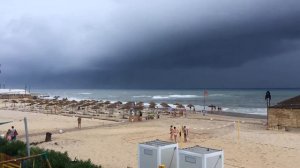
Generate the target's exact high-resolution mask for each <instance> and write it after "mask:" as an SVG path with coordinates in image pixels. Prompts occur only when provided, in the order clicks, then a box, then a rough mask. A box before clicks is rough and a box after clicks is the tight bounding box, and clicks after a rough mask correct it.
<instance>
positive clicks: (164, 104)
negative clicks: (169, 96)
mask: <svg viewBox="0 0 300 168" xmlns="http://www.w3.org/2000/svg"><path fill="white" fill-rule="evenodd" d="M160 105H161V106H162V107H164V108H169V107H170V106H169V105H168V103H165V102H162V103H160Z"/></svg>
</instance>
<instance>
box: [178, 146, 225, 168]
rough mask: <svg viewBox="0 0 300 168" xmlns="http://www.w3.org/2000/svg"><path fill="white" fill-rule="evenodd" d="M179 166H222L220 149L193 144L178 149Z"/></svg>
mask: <svg viewBox="0 0 300 168" xmlns="http://www.w3.org/2000/svg"><path fill="white" fill-rule="evenodd" d="M179 163H180V164H179V167H180V168H224V152H223V151H222V150H216V149H210V148H204V147H200V146H194V147H190V148H184V149H180V150H179Z"/></svg>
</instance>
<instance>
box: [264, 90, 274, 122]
mask: <svg viewBox="0 0 300 168" xmlns="http://www.w3.org/2000/svg"><path fill="white" fill-rule="evenodd" d="M271 98H272V96H271V93H270V91H267V92H266V95H265V100H266V102H267V125H269V123H268V121H269V107H270V105H271Z"/></svg>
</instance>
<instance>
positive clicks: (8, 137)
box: [5, 129, 11, 141]
mask: <svg viewBox="0 0 300 168" xmlns="http://www.w3.org/2000/svg"><path fill="white" fill-rule="evenodd" d="M5 138H6V140H7V141H11V130H10V129H8V130H7V132H6V135H5Z"/></svg>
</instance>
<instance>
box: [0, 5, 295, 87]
mask: <svg viewBox="0 0 300 168" xmlns="http://www.w3.org/2000/svg"><path fill="white" fill-rule="evenodd" d="M0 63H1V64H2V66H1V70H2V73H1V74H0V83H6V85H7V87H9V86H10V87H21V86H22V87H23V86H24V85H25V84H27V85H31V86H32V87H34V88H258V87H261V88H270V87H272V88H279V87H280V88H294V87H298V88H299V87H300V77H299V72H300V68H299V67H300V1H299V0H222V1H220V0H151V1H142V0H88V1H82V0H49V1H40V0H36V1H33V0H26V1H21V0H19V1H16V0H9V1H8V0H0Z"/></svg>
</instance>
